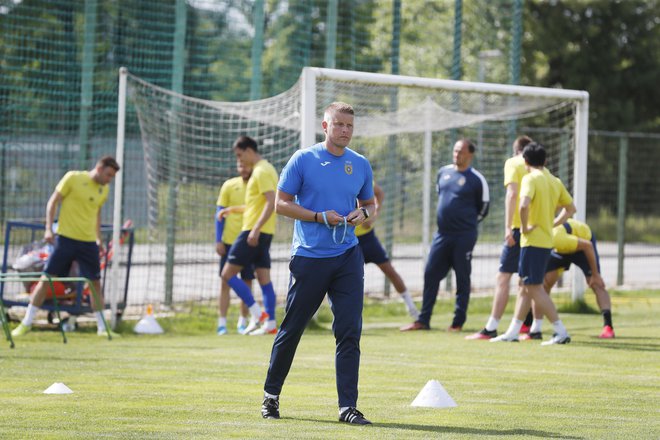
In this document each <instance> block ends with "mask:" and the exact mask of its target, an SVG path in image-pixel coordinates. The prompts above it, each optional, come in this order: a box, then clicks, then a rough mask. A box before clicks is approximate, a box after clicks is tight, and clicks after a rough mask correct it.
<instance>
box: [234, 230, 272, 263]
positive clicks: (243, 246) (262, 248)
mask: <svg viewBox="0 0 660 440" xmlns="http://www.w3.org/2000/svg"><path fill="white" fill-rule="evenodd" d="M249 234H250V231H242V232H241V233H240V234H239V235H238V237H237V238H236V241H235V242H234V244H232V245H231V248H229V252H227V255H228V256H227V261H228V262H229V263H231V264H234V265H236V266H242V267H249V266H253V267H254V268H255V269H257V268H264V269H270V242H271V241H272V240H273V235H272V234H264V233H263V232H262V233H261V234H259V243H258V244H257V245H256V246H254V247H252V246H250V245H249V244H248V242H247V238H248V235H249Z"/></svg>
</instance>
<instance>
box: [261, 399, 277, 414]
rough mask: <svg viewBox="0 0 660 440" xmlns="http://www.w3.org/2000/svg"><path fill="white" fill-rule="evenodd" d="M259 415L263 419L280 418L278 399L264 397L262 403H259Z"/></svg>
mask: <svg viewBox="0 0 660 440" xmlns="http://www.w3.org/2000/svg"><path fill="white" fill-rule="evenodd" d="M261 416H262V417H263V418H264V419H279V418H280V401H279V399H277V398H275V399H273V398H271V397H266V398H265V399H264V403H262V404H261Z"/></svg>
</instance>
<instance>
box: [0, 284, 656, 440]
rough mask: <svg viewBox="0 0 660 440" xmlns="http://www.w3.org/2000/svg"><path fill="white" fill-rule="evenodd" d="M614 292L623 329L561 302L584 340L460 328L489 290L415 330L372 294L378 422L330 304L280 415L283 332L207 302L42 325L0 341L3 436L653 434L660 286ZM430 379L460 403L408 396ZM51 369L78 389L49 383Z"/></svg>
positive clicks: (369, 390)
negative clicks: (115, 335)
mask: <svg viewBox="0 0 660 440" xmlns="http://www.w3.org/2000/svg"><path fill="white" fill-rule="evenodd" d="M612 296H613V304H614V320H615V322H614V323H615V329H616V332H617V339H615V340H612V341H601V340H599V339H597V338H596V335H597V334H598V332H599V330H600V326H601V318H600V316H599V315H594V314H567V313H566V314H563V315H562V319H563V320H564V322H565V323H566V325H567V327H568V328H569V330H570V331H571V334H572V336H573V342H572V343H571V344H569V345H567V346H553V347H541V346H540V345H539V344H538V343H536V342H521V343H519V344H491V343H488V342H485V341H465V340H464V339H463V336H464V335H465V334H467V332H471V331H476V330H478V329H479V328H480V326H481V325H483V323H484V322H485V319H486V317H487V315H488V310H489V307H490V300H489V299H488V298H484V299H474V300H473V301H472V304H471V314H470V319H469V321H468V326H467V328H466V332H464V333H463V334H448V333H446V332H444V331H443V330H441V329H443V328H444V327H445V326H446V325H447V324H448V323H449V317H450V311H451V304H450V302H449V301H448V300H440V301H438V305H437V307H436V311H435V314H434V319H433V324H434V325H435V327H436V329H434V330H432V331H430V332H421V333H414V334H404V333H400V332H399V331H398V330H397V326H398V325H401V324H404V323H406V322H408V319H407V318H406V316H405V315H404V311H403V309H404V308H403V306H402V304H400V303H391V304H382V303H380V304H370V305H369V306H368V307H367V309H366V311H365V325H364V332H363V338H362V344H361V346H362V363H361V370H360V400H359V408H360V409H361V410H362V411H363V412H364V413H365V415H366V416H367V417H368V418H370V419H371V420H372V421H374V422H375V425H374V426H369V427H355V426H347V425H343V424H339V423H338V422H337V421H336V417H337V409H336V389H335V380H334V341H333V338H332V336H331V334H330V333H329V331H328V330H327V329H326V328H324V327H327V326H329V319H330V315H329V312H328V311H327V310H323V311H322V313H321V315H320V318H321V319H320V326H319V327H317V328H312V329H309V330H308V331H307V332H306V333H305V335H304V336H303V339H302V342H301V344H300V346H299V348H298V353H297V355H296V359H295V361H294V364H293V368H292V370H291V373H290V374H289V377H288V379H287V382H286V384H285V387H284V390H283V393H282V397H281V411H282V416H283V419H282V420H279V421H275V420H263V419H261V418H260V415H259V406H260V403H261V393H262V386H263V381H264V377H265V373H266V369H267V366H268V358H269V353H270V349H271V345H272V337H247V336H239V335H228V336H225V337H217V336H215V335H213V333H212V329H213V327H214V321H215V316H214V312H213V310H212V308H208V307H201V306H195V307H192V306H191V307H189V313H187V314H183V313H180V314H178V315H177V316H176V317H173V318H168V319H165V318H161V319H160V320H159V322H160V323H161V324H162V325H163V326H164V327H165V328H166V330H167V333H166V334H165V335H160V336H145V335H140V336H137V335H133V334H131V332H130V327H131V326H130V324H131V323H124V324H123V326H122V328H121V330H122V333H123V337H122V338H120V339H116V340H113V341H111V342H109V341H107V340H106V339H103V338H99V337H97V336H96V335H95V334H94V333H92V329H83V331H79V332H76V333H73V334H70V338H69V343H68V344H66V345H65V344H62V343H61V339H60V337H59V335H58V333H56V332H53V331H50V330H44V331H34V332H32V333H30V334H28V335H26V336H25V337H23V338H21V339H19V340H17V341H16V348H15V349H14V350H10V349H9V348H8V345H7V344H4V341H3V344H2V345H0V389H2V393H0V438H3V439H5V438H6V439H10V438H16V439H18V438H21V439H24V438H39V439H41V438H56V439H57V438H62V439H64V438H66V439H72V438H84V439H89V438H122V439H124V438H158V439H168V438H209V439H211V438H213V439H217V438H242V439H252V438H269V439H285V438H286V439H316V438H319V439H321V438H322V439H371V438H378V439H399V438H405V439H428V438H465V439H475V438H477V439H486V438H493V439H495V438H497V439H501V438H506V439H517V438H520V439H530V438H539V439H540V438H560V439H605V438H621V439H647V438H657V436H658V432H660V422H659V420H660V419H659V418H658V414H659V412H660V379H659V375H658V373H659V371H660V341H659V339H658V337H657V335H658V334H659V333H660V322H659V321H658V319H657V316H658V312H659V311H660V310H659V309H660V292H652V291H641V292H640V291H637V292H625V293H621V292H613V295H612ZM556 299H557V300H558V302H560V303H561V302H566V299H565V298H564V297H557V298H556ZM587 303H589V304H590V305H591V306H592V307H593V295H589V296H588V297H587ZM232 309H234V307H232ZM506 316H507V317H506V318H505V320H503V322H502V323H501V324H500V328H501V329H503V328H505V327H506V325H507V324H508V322H507V321H508V319H509V317H510V313H509V314H507V315H506ZM545 330H546V332H549V331H550V326H549V325H548V324H547V323H546V324H545ZM430 379H437V380H439V381H440V382H441V383H442V384H443V386H444V387H445V389H446V390H447V391H448V393H449V394H450V395H451V396H452V397H453V398H454V400H455V401H456V402H457V404H458V407H457V408H453V409H427V408H413V407H411V406H410V403H411V402H412V400H413V399H414V398H415V396H416V395H417V393H418V392H419V391H420V390H421V388H422V387H423V386H424V384H425V383H426V382H427V381H428V380H430ZM54 382H64V383H65V384H66V385H67V386H69V387H70V388H71V389H73V390H74V394H71V395H45V394H43V391H44V390H45V389H46V388H47V387H48V386H50V385H51V384H52V383H54Z"/></svg>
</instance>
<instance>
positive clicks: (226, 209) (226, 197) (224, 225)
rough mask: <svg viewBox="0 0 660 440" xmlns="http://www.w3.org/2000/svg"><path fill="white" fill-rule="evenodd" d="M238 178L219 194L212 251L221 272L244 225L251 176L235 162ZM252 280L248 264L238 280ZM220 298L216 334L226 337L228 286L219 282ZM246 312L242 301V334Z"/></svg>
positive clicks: (224, 186)
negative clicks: (247, 190) (216, 257)
mask: <svg viewBox="0 0 660 440" xmlns="http://www.w3.org/2000/svg"><path fill="white" fill-rule="evenodd" d="M236 169H237V171H238V174H239V175H238V176H237V177H232V178H231V179H228V180H226V181H225V183H223V184H222V188H220V194H219V195H218V202H217V209H216V219H215V250H216V252H217V254H218V255H219V256H220V273H222V269H223V268H224V266H225V264H226V263H227V251H228V250H229V248H230V247H231V245H232V244H233V243H234V241H236V237H238V234H239V233H240V232H241V227H242V226H243V210H244V209H245V205H244V203H245V189H246V188H247V183H248V180H249V179H250V175H251V174H252V169H251V168H249V167H248V166H246V165H243V164H242V163H241V162H240V161H236ZM253 279H254V266H253V265H250V266H247V267H244V268H243V270H241V280H243V281H244V282H245V284H246V285H247V286H248V287H250V288H251V287H252V280H253ZM220 283H221V284H220V298H219V300H218V313H219V317H218V327H217V329H216V333H217V334H218V335H219V336H221V335H225V334H227V311H228V310H229V290H230V287H229V284H227V283H226V282H225V281H224V280H222V279H221V280H220ZM248 316H249V311H248V309H247V306H246V305H245V303H244V302H243V301H241V313H240V315H239V317H238V323H237V325H236V328H237V330H238V332H239V333H243V332H245V328H246V327H247V317H248Z"/></svg>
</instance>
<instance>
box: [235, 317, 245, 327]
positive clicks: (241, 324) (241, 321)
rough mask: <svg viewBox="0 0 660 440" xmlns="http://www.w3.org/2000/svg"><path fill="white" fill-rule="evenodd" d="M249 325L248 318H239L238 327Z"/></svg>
mask: <svg viewBox="0 0 660 440" xmlns="http://www.w3.org/2000/svg"><path fill="white" fill-rule="evenodd" d="M246 325H247V318H246V317H245V316H243V315H241V316H239V317H238V322H237V323H236V326H237V327H245V326H246Z"/></svg>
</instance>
